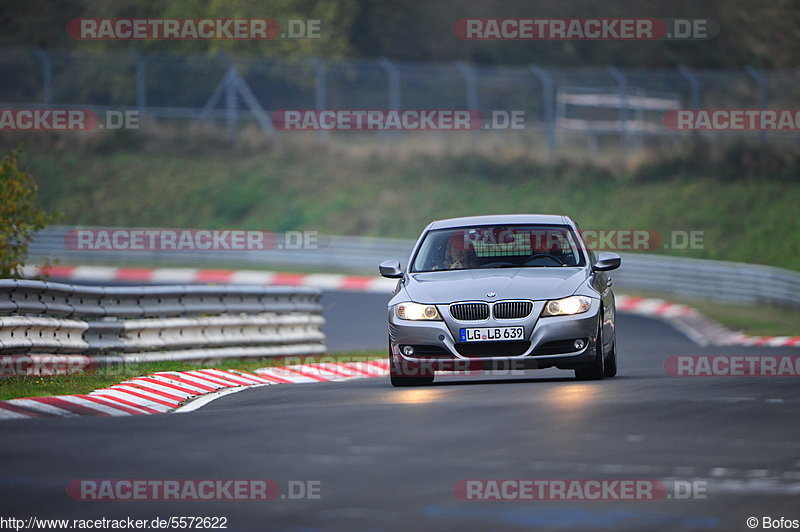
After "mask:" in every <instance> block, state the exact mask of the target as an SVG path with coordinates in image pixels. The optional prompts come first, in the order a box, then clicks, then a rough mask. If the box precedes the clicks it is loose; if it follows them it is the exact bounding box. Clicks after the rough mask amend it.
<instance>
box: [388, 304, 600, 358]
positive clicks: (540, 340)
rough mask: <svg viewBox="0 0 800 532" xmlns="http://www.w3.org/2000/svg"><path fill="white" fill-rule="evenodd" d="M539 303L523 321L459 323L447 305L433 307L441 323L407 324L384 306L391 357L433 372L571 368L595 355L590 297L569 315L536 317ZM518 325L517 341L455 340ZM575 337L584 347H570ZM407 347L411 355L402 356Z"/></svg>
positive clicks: (595, 319)
mask: <svg viewBox="0 0 800 532" xmlns="http://www.w3.org/2000/svg"><path fill="white" fill-rule="evenodd" d="M545 303H546V302H545V301H534V302H533V311H532V312H531V313H530V315H529V316H528V317H527V318H522V319H505V320H503V319H495V318H493V317H490V318H488V319H486V320H481V321H459V320H456V319H455V318H453V316H452V315H451V314H450V312H449V305H437V308H438V309H439V314H440V315H441V316H442V321H410V320H401V319H399V318H397V316H396V315H395V313H394V310H393V308H391V307H390V308H389V344H390V350H391V354H392V358H393V359H394V360H395V361H398V362H399V361H404V362H405V363H410V364H414V363H418V364H422V365H424V366H426V367H428V368H430V369H433V370H459V369H465V367H470V368H472V367H475V365H476V364H477V365H478V366H480V367H482V368H483V369H541V368H549V367H557V368H561V369H574V368H576V367H579V366H582V365H584V364H586V363H588V362H591V361H592V360H593V359H594V356H595V352H596V351H595V345H596V341H597V330H598V323H599V316H600V306H601V303H600V300H599V299H595V298H592V299H591V305H590V307H589V310H588V311H586V312H584V313H582V314H577V315H574V316H548V317H540V316H541V313H542V309H543V308H544V305H545ZM513 326H522V327H524V335H523V340H522V341H516V342H503V341H500V342H461V341H460V330H461V329H462V328H472V327H513ZM577 339H581V340H583V341H584V347H583V348H581V349H575V348H574V341H575V340H577ZM406 346H412V347H413V348H414V352H413V354H411V355H407V354H404V352H403V350H404V348H406Z"/></svg>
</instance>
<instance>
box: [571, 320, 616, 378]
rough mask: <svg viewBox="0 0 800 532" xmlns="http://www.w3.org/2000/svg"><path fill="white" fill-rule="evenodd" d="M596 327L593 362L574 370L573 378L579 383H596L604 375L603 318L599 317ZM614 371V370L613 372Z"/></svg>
mask: <svg viewBox="0 0 800 532" xmlns="http://www.w3.org/2000/svg"><path fill="white" fill-rule="evenodd" d="M599 321H600V323H598V325H597V341H596V342H595V344H596V345H595V355H594V360H592V361H591V362H589V363H588V364H586V365H585V366H583V367H582V368H575V378H576V379H578V380H579V381H598V380H600V379H602V378H603V376H604V375H605V372H606V370H605V360H604V359H603V337H602V330H603V317H602V316H600V320H599ZM615 371H616V370H615Z"/></svg>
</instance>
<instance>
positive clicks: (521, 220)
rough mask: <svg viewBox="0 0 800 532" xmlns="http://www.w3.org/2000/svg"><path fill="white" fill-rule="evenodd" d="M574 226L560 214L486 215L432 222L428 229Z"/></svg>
mask: <svg viewBox="0 0 800 532" xmlns="http://www.w3.org/2000/svg"><path fill="white" fill-rule="evenodd" d="M517 224H542V225H574V222H573V221H572V220H570V219H569V217H568V216H564V215H562V214H488V215H484V216H464V217H462V218H448V219H446V220H436V221H435V222H432V223H431V224H430V226H429V229H431V230H432V229H450V228H453V227H467V226H477V225H517Z"/></svg>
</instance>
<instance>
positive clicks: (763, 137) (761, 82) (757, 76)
mask: <svg viewBox="0 0 800 532" xmlns="http://www.w3.org/2000/svg"><path fill="white" fill-rule="evenodd" d="M745 70H746V71H747V75H748V76H750V77H751V78H753V81H755V82H756V83H757V84H758V108H759V110H761V111H764V109H766V108H767V79H766V77H765V76H764V74H762V73H761V72H760V71H758V70H756V69H755V68H753V67H751V66H748V67H745ZM759 127H760V131H759V134H758V138H759V140H760V141H761V144H764V143H766V141H767V132H766V131H765V130H764V115H763V113H762V114H761V123H760V124H759Z"/></svg>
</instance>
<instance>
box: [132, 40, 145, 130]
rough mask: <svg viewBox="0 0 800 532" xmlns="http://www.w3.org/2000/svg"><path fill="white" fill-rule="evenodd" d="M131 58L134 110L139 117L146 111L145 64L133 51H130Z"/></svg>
mask: <svg viewBox="0 0 800 532" xmlns="http://www.w3.org/2000/svg"><path fill="white" fill-rule="evenodd" d="M131 57H133V61H134V63H135V64H136V109H137V110H138V111H139V116H140V117H141V116H142V115H144V113H145V111H146V110H147V85H146V84H147V62H146V61H145V59H144V57H142V55H141V54H140V53H139V52H137V51H136V50H135V49H131Z"/></svg>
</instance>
